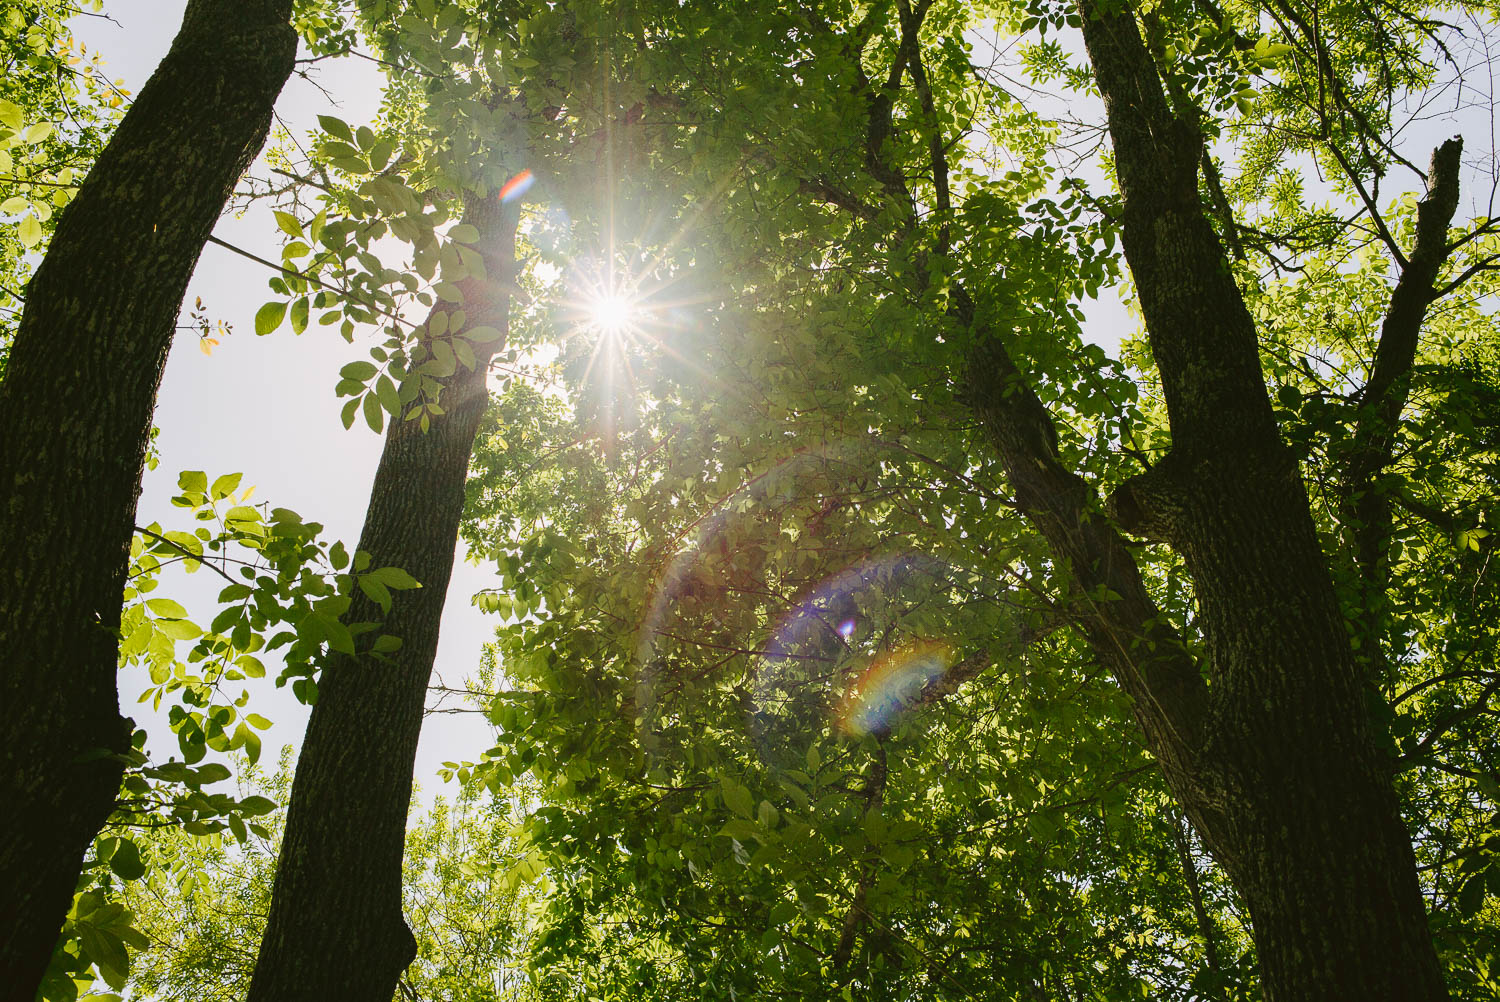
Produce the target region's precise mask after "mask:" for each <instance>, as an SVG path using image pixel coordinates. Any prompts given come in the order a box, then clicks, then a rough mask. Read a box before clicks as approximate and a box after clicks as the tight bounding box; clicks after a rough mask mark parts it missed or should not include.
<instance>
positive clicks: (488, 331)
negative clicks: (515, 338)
mask: <svg viewBox="0 0 1500 1002" xmlns="http://www.w3.org/2000/svg"><path fill="white" fill-rule="evenodd" d="M464 337H466V338H468V339H469V340H470V341H473V342H474V343H475V344H489V343H490V342H491V341H499V340H501V339H502V338H504V337H505V332H504V331H501V330H499V329H498V328H495V327H485V326H479V327H470V328H469V329H468V330H466V331H464Z"/></svg>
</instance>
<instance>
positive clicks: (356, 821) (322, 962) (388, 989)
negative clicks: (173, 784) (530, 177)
mask: <svg viewBox="0 0 1500 1002" xmlns="http://www.w3.org/2000/svg"><path fill="white" fill-rule="evenodd" d="M464 219H465V221H467V222H469V223H472V224H474V225H475V226H477V227H478V228H479V231H480V233H481V242H480V245H479V246H480V247H481V248H482V250H483V252H484V256H485V258H486V268H487V271H488V274H489V276H490V278H491V280H489V281H482V280H479V279H477V278H469V279H465V280H463V281H461V282H459V283H458V285H459V287H460V288H461V289H462V290H463V292H464V309H465V311H466V312H467V313H468V317H469V324H470V325H471V326H479V325H487V326H493V327H497V328H499V329H500V330H501V331H505V330H506V329H507V326H506V325H507V323H508V316H509V295H508V293H507V292H506V291H505V289H507V288H509V283H510V282H511V281H512V280H513V278H512V276H513V272H514V267H515V266H514V247H515V233H516V224H517V212H516V210H515V209H514V208H507V207H504V206H501V205H500V204H499V203H498V202H497V201H495V200H494V199H489V200H475V201H474V202H471V203H470V205H469V206H468V207H467V208H466V210H465V213H464ZM502 344H503V341H502V342H498V343H495V344H492V345H489V346H486V347H487V348H488V349H489V350H480V349H479V348H478V347H477V346H476V355H477V356H478V364H477V365H476V366H475V368H474V371H472V372H470V371H467V370H465V369H463V368H459V369H458V370H457V371H456V372H455V373H454V374H453V375H452V376H450V377H449V378H448V379H447V380H446V381H445V382H446V385H445V386H444V388H443V390H442V396H441V405H442V407H443V411H444V412H443V414H441V415H439V416H437V417H435V418H433V419H432V422H431V426H430V428H429V429H428V431H427V432H425V433H424V432H423V431H422V430H421V429H420V428H419V426H418V423H417V422H416V421H406V420H401V419H395V420H393V421H392V423H391V425H390V428H389V430H388V432H387V434H386V440H385V449H384V452H383V453H382V454H381V457H380V466H379V467H378V469H377V470H376V473H375V482H374V485H373V487H372V488H371V491H370V505H369V509H368V511H367V513H366V515H365V525H364V530H363V532H362V533H361V534H360V540H359V549H361V550H363V551H366V552H368V553H369V554H371V557H372V560H371V563H370V566H371V567H385V566H395V567H400V568H402V569H403V570H405V571H407V572H408V573H410V574H411V575H413V576H414V577H415V578H416V579H417V580H418V581H420V582H421V583H422V587H421V588H420V589H416V590H412V591H402V592H398V593H396V594H395V596H394V601H393V603H392V607H391V611H390V613H389V614H388V615H387V614H384V613H383V612H382V611H381V609H380V607H379V606H378V605H376V604H375V603H374V602H372V601H371V600H370V599H369V598H368V597H366V596H365V595H364V594H363V593H362V592H358V591H356V593H355V595H354V600H353V602H352V604H351V605H350V608H349V611H348V613H347V615H346V617H345V618H346V620H348V621H349V622H369V621H383V622H382V625H381V632H383V633H388V634H394V635H396V636H399V637H400V638H401V639H402V646H401V648H400V649H399V650H397V651H396V652H395V653H394V654H392V655H388V656H386V657H384V658H377V657H372V656H369V655H365V656H360V657H346V656H343V655H335V656H333V657H331V658H330V660H329V662H328V664H327V665H326V667H325V668H324V670H323V674H322V677H321V679H320V680H319V682H318V700H317V703H316V705H314V707H313V711H312V716H311V717H310V719H309V720H308V724H307V735H306V737H305V738H304V740H303V744H302V751H301V757H300V758H299V760H298V762H297V773H296V777H295V779H294V781H293V784H292V799H291V806H290V808H289V811H288V814H287V825H286V834H285V836H284V837H283V840H282V845H281V855H280V858H279V859H278V861H277V868H276V882H275V887H274V889H273V892H272V899H271V913H270V916H269V919H268V921H267V924H266V933H265V938H264V939H263V940H262V942H261V947H260V955H259V957H258V958H257V960H256V965H255V974H254V977H253V978H252V980H251V984H250V994H249V998H250V1002H296V1000H304V999H305V1000H307V1002H319V1000H324V999H340V1000H342V1002H390V999H391V996H392V995H393V994H394V993H395V991H396V983H397V980H398V978H399V977H400V976H401V973H402V972H403V971H404V970H405V969H406V967H407V965H408V964H410V963H411V961H412V960H413V959H414V958H415V956H416V941H415V940H414V939H413V937H412V934H411V931H410V930H409V929H408V928H407V926H406V922H405V920H404V919H403V918H402V911H401V858H402V853H403V850H404V849H405V844H406V816H407V809H408V807H409V805H410V802H411V779H412V767H413V764H414V762H415V761H416V753H417V738H418V736H419V734H420V731H421V727H422V710H423V707H424V706H425V704H426V697H427V683H428V679H429V677H430V676H431V674H432V664H433V659H434V658H435V657H436V655H437V642H438V626H439V623H440V620H441V618H442V613H443V599H444V597H445V595H446V593H447V590H448V579H449V576H450V575H451V573H452V570H453V548H454V545H455V543H456V542H457V539H458V523H459V517H460V515H461V514H462V512H463V503H464V482H465V479H466V478H467V475H468V469H469V453H470V451H471V450H472V448H473V445H474V436H475V435H476V434H477V432H478V429H479V423H480V420H481V419H482V418H483V416H484V412H485V408H486V407H487V406H488V404H489V395H488V390H487V388H486V385H485V373H486V364H487V362H488V360H489V357H490V356H491V355H492V354H493V352H494V351H496V350H499V348H500V346H501V345H502Z"/></svg>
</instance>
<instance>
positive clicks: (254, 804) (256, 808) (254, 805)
mask: <svg viewBox="0 0 1500 1002" xmlns="http://www.w3.org/2000/svg"><path fill="white" fill-rule="evenodd" d="M274 810H276V801H274V800H271V799H269V798H267V797H262V796H253V797H246V798H245V799H244V800H241V801H240V804H239V811H240V814H241V815H242V816H244V817H247V818H258V817H260V816H261V815H262V814H270V813H271V812H272V811H274Z"/></svg>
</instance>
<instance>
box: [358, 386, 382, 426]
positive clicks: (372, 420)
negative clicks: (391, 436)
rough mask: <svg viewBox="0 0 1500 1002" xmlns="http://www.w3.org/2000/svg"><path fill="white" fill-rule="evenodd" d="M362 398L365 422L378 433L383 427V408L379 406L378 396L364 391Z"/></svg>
mask: <svg viewBox="0 0 1500 1002" xmlns="http://www.w3.org/2000/svg"><path fill="white" fill-rule="evenodd" d="M363 400H364V410H365V424H367V425H369V426H370V430H371V431H373V432H376V433H377V434H378V433H379V432H380V431H381V429H383V428H384V427H385V409H384V408H382V407H381V406H380V398H379V397H377V396H376V395H375V394H373V393H366V394H365V395H364V397H363Z"/></svg>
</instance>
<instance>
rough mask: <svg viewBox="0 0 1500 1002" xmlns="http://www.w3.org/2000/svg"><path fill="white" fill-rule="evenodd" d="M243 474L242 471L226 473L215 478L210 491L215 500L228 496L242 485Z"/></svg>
mask: <svg viewBox="0 0 1500 1002" xmlns="http://www.w3.org/2000/svg"><path fill="white" fill-rule="evenodd" d="M243 476H244V474H242V473H226V474H224V475H223V476H222V477H219V478H217V479H215V480H214V483H213V487H212V488H210V490H209V493H210V494H211V495H212V496H213V499H214V500H215V501H219V500H222V499H223V498H227V497H228V496H229V495H231V494H233V493H234V490H235V488H236V487H238V486H239V485H240V479H241V478H242V477H243Z"/></svg>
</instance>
